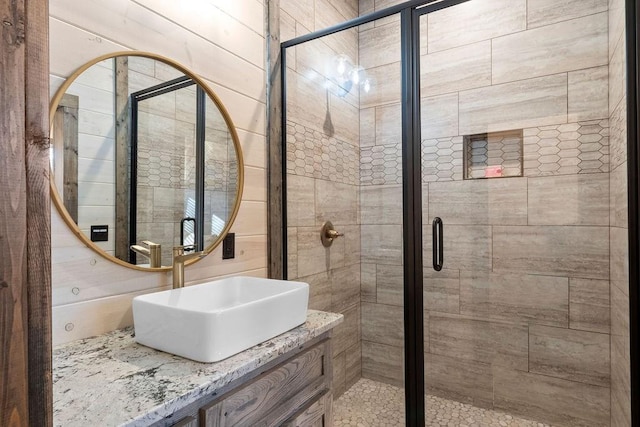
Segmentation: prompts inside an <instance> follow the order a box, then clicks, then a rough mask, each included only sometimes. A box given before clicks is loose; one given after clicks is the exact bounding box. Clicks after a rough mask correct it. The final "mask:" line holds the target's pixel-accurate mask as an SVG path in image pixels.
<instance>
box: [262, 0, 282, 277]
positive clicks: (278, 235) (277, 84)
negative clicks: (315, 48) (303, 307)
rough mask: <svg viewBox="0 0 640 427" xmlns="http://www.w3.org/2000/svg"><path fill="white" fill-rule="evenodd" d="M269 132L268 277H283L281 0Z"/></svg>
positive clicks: (271, 58)
mask: <svg viewBox="0 0 640 427" xmlns="http://www.w3.org/2000/svg"><path fill="white" fill-rule="evenodd" d="M266 8H267V11H266V12H267V25H268V30H267V54H268V57H267V62H268V64H267V72H268V73H269V75H268V76H267V79H268V80H267V81H268V83H269V84H268V86H267V91H268V95H267V103H268V106H267V114H268V119H267V128H268V129H267V135H268V138H269V142H268V146H269V174H268V181H269V182H268V199H269V206H268V208H267V209H268V211H267V215H268V230H267V231H268V235H269V248H268V256H269V277H271V278H274V279H282V278H283V277H284V270H283V268H282V267H283V259H284V256H285V249H284V239H283V236H282V233H283V225H284V224H283V222H282V218H283V215H284V212H283V210H284V209H285V207H284V205H283V195H284V186H283V179H284V177H283V174H282V143H281V141H282V121H281V120H280V117H281V114H282V80H281V78H282V75H281V72H280V69H281V68H280V67H281V65H282V64H281V58H280V0H267V6H266Z"/></svg>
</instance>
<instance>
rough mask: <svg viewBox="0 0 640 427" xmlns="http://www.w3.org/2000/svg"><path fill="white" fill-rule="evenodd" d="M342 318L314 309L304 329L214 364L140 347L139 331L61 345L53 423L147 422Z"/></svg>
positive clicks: (128, 330) (55, 374) (55, 371)
mask: <svg viewBox="0 0 640 427" xmlns="http://www.w3.org/2000/svg"><path fill="white" fill-rule="evenodd" d="M342 319H343V317H342V315H341V314H335V313H325V312H322V311H315V310H309V312H308V316H307V321H306V323H304V324H303V325H301V326H298V327H297V328H294V329H292V330H290V331H288V332H286V333H284V334H282V335H279V336H277V337H275V338H273V339H271V340H268V341H265V342H263V343H261V344H258V345H256V346H255V347H251V348H250V349H248V350H245V351H243V352H241V353H238V354H236V355H235V356H231V357H229V358H228V359H225V360H222V361H220V362H216V363H200V362H194V361H191V360H188V359H185V358H182V357H180V356H174V355H172V354H168V353H164V352H161V351H157V350H154V349H151V348H149V347H145V346H142V345H140V344H137V343H136V342H135V341H134V339H133V328H126V329H121V330H117V331H114V332H110V333H108V334H105V335H100V336H97V337H93V338H87V339H83V340H78V341H74V342H71V343H67V344H63V345H61V346H59V347H56V348H55V349H54V351H53V420H54V425H56V426H65V427H67V426H86V425H88V424H91V423H93V424H95V425H101V426H102V425H104V426H118V425H127V426H146V425H149V424H151V423H153V422H156V421H159V420H162V419H163V418H164V417H166V416H168V415H171V414H172V413H173V412H174V411H175V410H177V409H179V408H182V407H184V406H186V405H188V404H190V403H192V402H195V401H196V400H198V399H199V398H201V397H204V396H206V395H209V394H211V393H213V392H214V391H216V390H217V389H219V388H220V387H222V386H224V385H226V384H229V383H230V382H232V381H234V380H236V379H238V378H240V377H242V376H244V375H245V374H247V373H249V372H251V371H253V370H254V369H256V368H259V367H260V366H263V365H265V364H266V363H268V362H270V361H272V360H274V359H276V358H277V357H278V356H280V355H282V354H284V353H287V352H289V351H291V350H293V349H295V348H296V347H298V346H300V345H302V344H304V343H306V342H308V341H310V340H311V339H313V338H315V337H317V336H319V335H321V334H323V333H324V332H326V331H328V330H330V329H332V328H334V327H335V326H336V325H338V324H339V323H340V322H342ZM176 421H177V420H176Z"/></svg>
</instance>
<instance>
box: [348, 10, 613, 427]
mask: <svg viewBox="0 0 640 427" xmlns="http://www.w3.org/2000/svg"><path fill="white" fill-rule="evenodd" d="M389 3H390V2H388V1H371V0H369V1H361V2H360V13H361V14H364V13H367V12H370V11H372V10H374V9H375V10H378V9H382V8H384V7H387V6H389V5H390V4H389ZM607 11H608V3H607V0H595V1H589V2H583V1H574V0H564V1H561V2H557V1H550V0H528V1H526V0H515V1H514V0H482V1H480V0H472V1H470V2H468V3H464V4H462V5H459V6H455V7H452V8H450V9H446V10H442V11H439V12H436V13H433V14H431V15H429V16H428V17H423V18H422V20H421V26H422V34H421V41H422V43H421V50H422V52H421V53H422V55H423V56H422V63H421V73H422V76H421V78H422V79H421V80H422V82H421V87H422V97H423V98H422V114H423V119H422V137H423V140H422V153H423V218H424V224H425V227H424V229H425V234H424V238H423V241H424V259H425V265H426V266H427V268H425V270H424V278H425V293H424V299H425V308H426V310H425V351H426V354H425V359H426V360H425V372H426V387H427V390H428V391H429V392H431V393H434V394H439V395H443V396H445V397H449V398H454V399H458V400H461V401H464V402H470V403H473V404H475V405H478V406H482V407H488V408H497V409H500V410H504V411H507V412H511V413H517V414H519V415H523V416H525V417H530V418H533V419H536V420H539V421H546V422H550V423H554V424H559V425H574V424H580V425H608V424H609V423H610V415H609V414H610V386H611V379H610V377H611V375H610V335H609V333H610V322H609V311H610V308H609V263H610V261H609V258H610V251H609V231H610V229H609V226H610V211H609V198H610V190H609V188H610V182H609V168H610V165H611V167H612V168H614V167H615V166H616V164H615V159H613V160H612V161H611V162H610V159H609V128H610V124H609V117H610V114H609V105H608V103H607V98H608V96H607V94H608V91H609V68H608V66H609V54H608V53H609V43H608V36H607V34H608V22H609V19H608V12H607ZM399 37H400V32H399V22H398V20H397V19H393V18H389V19H385V20H382V21H379V22H376V23H375V24H374V25H370V26H368V27H366V28H361V31H360V52H359V54H360V62H361V63H362V64H363V65H364V64H365V63H366V62H367V61H369V59H370V58H374V63H373V64H372V65H365V68H367V73H369V74H370V75H372V76H374V78H375V81H376V82H377V84H376V85H374V87H373V88H372V93H371V94H367V95H364V94H362V95H361V104H360V106H361V110H360V113H361V117H360V123H361V125H362V126H361V134H360V149H361V157H360V160H361V163H360V175H361V176H360V184H361V191H360V201H361V207H360V219H361V235H362V248H361V253H362V273H361V274H362V292H361V298H362V326H361V327H362V374H363V376H364V377H367V378H372V379H377V380H382V381H386V382H390V383H394V384H401V383H402V380H403V374H402V361H403V356H402V344H403V331H402V319H403V318H402V247H401V237H402V227H401V191H400V186H399V183H400V176H401V175H400V146H399V144H400V104H399V101H400V92H399V86H398V85H399V83H397V82H398V80H399V78H400V64H399V59H400V58H399V56H398V55H399V52H398V49H390V52H386V51H385V50H384V47H388V46H391V47H393V46H397V43H399ZM365 41H366V42H365ZM381 52H384V55H382V54H381ZM614 61H615V58H614ZM612 63H613V61H612ZM612 78H613V77H612ZM616 105H617V104H616ZM614 116H615V115H614ZM614 116H612V118H611V123H612V124H611V127H612V131H613V132H614V133H615V132H616V129H615V127H616V126H618V125H617V124H616V122H615V118H614ZM506 130H522V133H523V141H522V147H523V157H522V162H523V167H524V168H523V170H524V173H523V176H522V177H514V178H500V179H488V180H463V179H462V159H463V155H462V154H463V153H462V142H463V137H464V136H465V135H472V134H481V133H485V132H497V131H506ZM612 144H613V142H612ZM613 148H614V149H615V147H613ZM613 156H614V157H615V152H614V153H613ZM380 165H383V166H380ZM376 166H377V167H376ZM612 170H613V171H614V173H615V169H612ZM619 187H620V186H616V187H614V184H613V182H612V183H611V188H612V189H614V188H615V194H617V196H615V197H617V198H618V199H620V198H623V196H624V194H621V193H620V190H619ZM613 193H614V192H613V191H612V194H611V197H614V194H613ZM435 216H439V217H441V218H442V220H443V221H444V224H445V226H444V236H445V253H444V258H445V264H444V266H445V269H444V270H442V271H441V272H435V271H434V270H433V269H432V268H431V267H430V265H428V263H429V261H430V260H431V235H430V228H431V227H430V224H431V220H432V219H433V218H434V217H435ZM618 220H619V223H620V224H626V219H624V218H614V217H613V216H612V220H611V221H612V225H614V222H615V221H618ZM612 230H613V229H612ZM613 234H615V233H614V232H613V231H612V236H613ZM374 238H375V239H377V240H376V241H377V242H379V244H377V245H371V242H373V241H374V240H373V239H374ZM615 250H616V249H615V248H614V247H613V246H612V251H611V254H612V258H611V262H612V265H613V266H614V270H616V271H622V268H620V269H618V268H617V266H618V265H619V262H618V261H616V258H615V254H614V251H615ZM615 274H617V273H614V272H613V270H612V278H614V276H615ZM614 280H615V279H614ZM613 289H614V288H613V287H612V300H613V299H614V298H615V294H614V292H613ZM614 305H615V301H614ZM614 316H615V314H614ZM614 323H615V319H614ZM623 335H624V334H623ZM613 341H614V347H615V345H616V344H615V340H613ZM614 357H615V356H614ZM614 385H615V383H614Z"/></svg>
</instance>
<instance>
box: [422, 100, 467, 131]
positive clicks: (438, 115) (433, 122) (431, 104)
mask: <svg viewBox="0 0 640 427" xmlns="http://www.w3.org/2000/svg"><path fill="white" fill-rule="evenodd" d="M420 104H421V106H420V109H421V111H420V115H421V120H420V121H421V126H422V134H421V137H422V139H430V138H442V137H445V136H455V135H458V94H457V93H452V94H445V95H438V96H432V97H429V98H422V99H421V100H420Z"/></svg>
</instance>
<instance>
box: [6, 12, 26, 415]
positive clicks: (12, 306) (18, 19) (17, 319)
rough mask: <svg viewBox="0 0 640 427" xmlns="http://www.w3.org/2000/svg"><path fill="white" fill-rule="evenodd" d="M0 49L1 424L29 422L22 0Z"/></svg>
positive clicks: (10, 16) (10, 15)
mask: <svg viewBox="0 0 640 427" xmlns="http://www.w3.org/2000/svg"><path fill="white" fill-rule="evenodd" d="M1 8H2V9H1V12H0V13H1V14H2V26H1V30H0V31H2V49H1V50H0V55H1V60H0V79H1V82H0V83H1V84H2V90H1V91H0V105H2V108H3V111H2V114H1V115H0V135H2V143H1V144H0V217H1V218H0V236H1V237H0V254H2V257H0V348H1V349H2V351H0V425H3V426H20V425H27V424H28V422H29V418H28V417H29V415H28V381H27V355H28V353H27V343H28V337H27V333H28V330H27V286H26V285H27V269H26V267H27V266H26V255H27V234H26V230H27V201H26V198H25V193H26V191H27V190H26V186H27V184H26V180H25V176H26V174H25V147H24V140H25V116H24V111H25V110H24V109H25V92H24V90H25V73H24V71H25V70H24V66H25V48H24V37H25V34H24V27H25V22H24V21H25V3H24V1H9V0H3V1H2V3H1Z"/></svg>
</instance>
